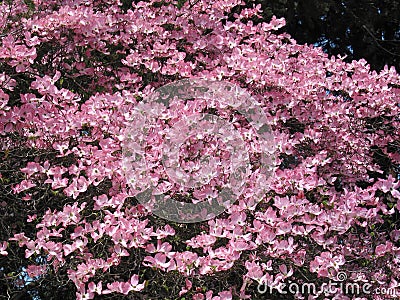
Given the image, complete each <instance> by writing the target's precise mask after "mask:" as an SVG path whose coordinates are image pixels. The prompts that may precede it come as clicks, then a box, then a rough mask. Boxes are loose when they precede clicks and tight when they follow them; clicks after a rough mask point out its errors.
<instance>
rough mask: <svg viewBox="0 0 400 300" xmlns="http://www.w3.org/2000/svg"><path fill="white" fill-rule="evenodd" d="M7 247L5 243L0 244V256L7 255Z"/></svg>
mask: <svg viewBox="0 0 400 300" xmlns="http://www.w3.org/2000/svg"><path fill="white" fill-rule="evenodd" d="M7 246H8V243H7V242H2V243H1V244H0V255H7V254H8V252H7V251H6V249H7Z"/></svg>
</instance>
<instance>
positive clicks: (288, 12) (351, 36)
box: [246, 0, 400, 72]
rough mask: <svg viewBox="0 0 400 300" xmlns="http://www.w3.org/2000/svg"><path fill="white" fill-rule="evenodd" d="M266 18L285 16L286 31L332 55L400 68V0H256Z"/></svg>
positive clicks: (374, 68)
mask: <svg viewBox="0 0 400 300" xmlns="http://www.w3.org/2000/svg"><path fill="white" fill-rule="evenodd" d="M246 3H247V6H248V7H251V6H252V5H253V4H254V3H256V4H261V6H262V9H263V11H264V12H263V17H264V18H263V19H264V20H270V18H271V17H272V16H273V15H276V16H277V17H284V18H285V19H286V27H284V28H283V30H284V31H286V32H288V33H289V34H291V35H292V37H293V38H294V39H296V40H297V42H298V43H301V44H304V43H307V44H315V45H317V46H321V47H322V48H323V49H324V51H325V52H326V53H328V54H330V55H337V54H341V55H342V56H343V55H347V58H346V59H345V60H346V61H348V62H351V61H352V60H358V59H361V58H364V59H366V60H367V62H368V63H369V64H370V66H371V69H373V70H381V69H383V67H384V66H385V65H388V66H389V67H390V66H395V67H396V69H397V71H398V72H400V1H398V0H380V1H371V0H370V1H368V0H352V1H338V0H322V1H321V0H301V1H294V0H256V1H246Z"/></svg>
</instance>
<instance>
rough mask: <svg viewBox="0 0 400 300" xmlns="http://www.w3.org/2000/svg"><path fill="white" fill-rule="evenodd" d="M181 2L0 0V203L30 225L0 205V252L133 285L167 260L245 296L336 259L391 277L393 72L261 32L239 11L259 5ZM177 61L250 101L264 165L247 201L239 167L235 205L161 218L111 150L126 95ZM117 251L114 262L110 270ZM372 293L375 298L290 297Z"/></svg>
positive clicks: (183, 71)
mask: <svg viewBox="0 0 400 300" xmlns="http://www.w3.org/2000/svg"><path fill="white" fill-rule="evenodd" d="M181 2H183V1H180V2H179V5H178V2H176V1H165V2H162V3H163V5H161V4H155V3H156V2H155V1H149V2H138V3H136V4H135V3H133V4H132V5H126V3H125V2H124V3H121V2H120V1H114V0H109V1H106V0H102V1H79V0H76V1H72V0H70V1H62V3H61V2H59V1H40V0H35V1H33V2H32V3H31V2H30V1H25V2H24V1H17V0H15V1H12V2H11V4H8V2H7V1H5V2H2V3H1V4H0V27H1V28H2V38H1V46H0V65H1V68H0V70H1V71H0V134H1V144H0V147H1V148H0V150H1V154H2V155H1V159H2V160H3V164H6V163H7V161H10V162H11V163H10V166H13V165H14V162H16V161H20V162H21V161H22V162H23V166H21V167H19V168H18V169H15V170H13V172H12V173H10V172H5V171H4V170H0V181H1V182H2V184H3V185H4V187H5V189H7V190H8V191H9V194H10V195H13V196H12V197H11V196H9V197H3V195H2V196H1V197H2V198H0V214H1V213H2V210H3V212H4V211H6V210H7V207H12V206H13V205H14V203H13V202H14V201H15V202H16V203H17V202H18V203H22V205H25V206H26V207H27V208H29V210H27V211H29V212H30V213H27V214H26V215H24V216H23V218H24V219H25V220H26V224H30V226H31V227H29V228H30V231H29V232H28V231H27V232H20V231H18V230H19V227H18V226H19V225H18V226H17V227H13V226H12V225H11V224H6V223H5V221H2V222H1V226H2V228H1V230H2V231H3V233H1V234H0V262H1V264H0V267H1V265H4V266H5V265H6V264H7V260H8V259H14V258H10V257H12V256H16V255H17V252H16V250H15V249H18V248H22V249H23V250H24V251H25V252H24V255H25V257H22V260H21V263H24V264H25V267H26V270H27V273H28V275H29V276H30V277H31V278H34V277H37V278H41V276H42V277H45V276H50V275H49V274H54V273H55V274H57V272H59V273H60V274H64V275H66V276H68V278H69V280H71V281H72V282H73V283H74V286H75V288H76V297H77V298H78V299H92V298H93V297H94V296H95V295H100V294H104V295H107V294H113V293H119V294H125V295H127V294H134V293H137V294H138V295H139V293H142V294H144V295H145V294H146V293H149V292H148V291H147V289H149V288H150V286H151V282H150V281H151V280H157V279H156V278H145V276H144V275H143V272H146V271H143V269H144V270H146V269H149V270H150V269H152V270H156V269H159V270H160V271H159V273H157V274H164V275H165V276H168V274H173V275H171V276H177V275H176V274H178V275H179V276H183V277H182V278H185V279H184V280H183V281H179V282H177V283H176V284H177V285H179V284H181V286H178V290H179V291H180V292H179V296H182V297H184V296H186V297H189V298H193V299H214V300H216V299H233V298H234V299H236V298H238V297H240V298H246V297H252V298H255V295H258V296H259V297H262V295H259V294H257V285H258V283H267V284H268V285H270V286H272V287H276V288H278V286H279V284H280V283H281V282H286V283H287V282H289V281H291V282H298V283H299V284H300V283H301V282H310V281H313V282H320V283H322V282H327V281H328V280H329V279H331V280H334V279H335V278H336V275H337V274H338V272H339V271H341V272H346V274H347V277H348V278H349V280H350V279H351V280H352V281H360V280H361V282H362V280H368V281H369V282H370V283H371V284H372V285H373V286H374V287H378V286H380V287H387V288H389V287H390V288H397V289H400V287H399V285H400V283H399V281H398V280H399V278H400V248H399V247H400V246H399V245H400V244H399V239H400V228H399V224H398V222H399V221H398V216H399V210H400V192H399V187H400V183H399V180H398V171H399V169H398V166H399V164H400V150H399V149H400V144H399V143H400V139H399V132H400V129H399V123H400V122H399V121H400V120H399V111H400V107H399V97H400V89H399V88H400V76H399V74H397V73H396V72H395V70H394V68H391V69H387V68H386V69H384V70H383V71H381V72H380V73H379V74H378V73H376V72H371V71H370V70H369V67H368V65H367V63H366V62H365V61H353V62H352V63H351V64H347V63H344V62H343V61H342V59H341V58H336V57H332V58H328V57H327V55H326V54H324V53H323V52H322V51H321V50H320V49H319V48H314V47H313V46H307V45H298V44H297V43H296V42H295V41H294V40H292V39H291V38H290V36H288V35H287V34H285V33H283V34H278V30H279V29H280V28H281V27H283V26H284V24H285V21H284V20H282V19H275V18H274V19H272V20H271V21H270V22H269V23H266V22H259V23H257V24H253V22H252V21H251V19H252V18H253V19H254V20H255V19H256V15H257V12H258V11H259V8H258V7H255V8H252V9H251V8H247V9H242V10H241V12H240V14H238V13H229V12H230V11H231V9H232V8H233V7H235V6H237V5H241V4H243V3H242V1H240V0H229V1H228V0H219V1H211V0H201V1H197V2H196V1H193V0H192V2H196V3H194V4H190V2H189V1H187V2H186V3H184V4H183V6H182V7H180V6H181ZM160 3H161V2H160ZM178 6H179V7H178ZM228 17H229V20H228ZM182 78H204V79H211V80H223V81H228V82H231V83H234V84H237V85H238V86H241V87H242V88H244V89H246V90H247V91H249V93H251V94H252V96H253V97H254V98H255V99H257V101H259V103H260V104H261V107H262V108H263V110H264V111H265V115H266V118H267V119H268V121H269V124H270V126H271V128H272V130H273V134H274V136H275V138H276V147H277V165H276V167H275V168H274V172H273V175H272V177H271V178H270V182H269V186H268V193H266V195H265V197H264V199H263V200H262V201H261V202H260V203H257V202H255V201H254V200H255V199H254V193H253V187H252V184H254V185H256V184H263V183H262V182H261V183H257V182H254V181H252V180H251V178H252V177H251V176H253V175H254V174H249V183H248V184H247V185H246V191H245V193H244V195H243V197H241V198H240V199H239V200H238V201H237V202H236V203H235V205H233V206H232V207H231V208H230V209H229V210H228V211H227V212H226V213H224V214H222V215H220V216H218V217H217V218H215V219H213V220H210V221H208V222H204V223H200V224H191V225H181V224H168V223H166V222H163V221H162V220H158V219H157V218H155V217H153V216H151V213H149V212H148V211H146V210H144V209H143V207H142V206H141V205H140V204H138V203H137V202H135V201H134V195H135V194H134V192H133V191H132V190H131V189H130V187H129V185H128V183H127V181H126V179H125V176H124V172H123V170H122V167H121V142H122V141H123V139H124V131H123V129H124V128H125V127H126V126H128V125H129V124H130V122H131V121H130V120H129V117H130V113H129V112H130V111H132V108H133V107H134V106H136V105H137V103H138V102H139V101H140V99H142V98H143V97H144V96H146V95H148V94H149V93H151V92H152V91H154V90H155V89H156V88H157V87H160V86H162V85H164V84H166V83H170V82H174V81H176V80H179V79H182ZM200 106H201V104H199V107H200ZM219 110H220V116H224V114H225V115H226V118H227V119H228V120H229V116H230V115H232V114H233V113H232V112H230V111H228V110H224V108H219ZM179 116H181V115H180V114H177V115H176V117H177V118H178V121H179ZM241 125H242V123H240V122H237V123H236V128H237V130H238V132H241V133H242V134H243V135H244V136H246V133H247V137H246V138H247V139H248V140H249V141H251V133H249V132H248V131H247V130H246V129H244V128H243V129H241ZM162 138H163V136H162V135H156V136H155V137H154V139H153V141H154V147H153V148H152V151H153V152H149V154H148V155H149V160H150V161H152V160H153V161H155V162H157V145H160V143H161V142H162ZM246 138H245V139H246ZM249 152H250V156H251V154H254V153H256V151H253V152H254V153H253V152H251V151H249ZM31 153H34V155H31ZM251 159H253V160H252V161H253V163H255V161H256V157H253V158H251ZM221 161H223V160H221ZM150 167H152V168H153V169H152V170H149V171H152V172H153V173H152V174H153V176H155V178H156V179H155V180H158V179H159V177H157V176H158V175H157V174H158V173H157V171H156V170H157V164H156V163H154V164H152V165H150ZM223 167H224V166H222V168H223ZM255 172H256V171H255ZM12 176H15V177H12ZM211 176H212V174H211ZM153 179H154V178H153ZM166 184H167V183H166ZM197 195H198V197H197V199H205V198H207V190H202V191H200V192H198V194H197ZM43 199H46V201H48V202H45V203H50V204H47V205H48V206H47V207H43V204H41V203H43V202H40V201H44V200H43ZM45 206H46V204H45ZM37 207H41V208H37ZM21 226H22V225H21ZM24 226H25V225H24ZM182 226H184V227H183V228H184V230H180V228H181V227H182ZM5 227H7V229H4V228H5ZM11 249H12V250H11ZM137 253H141V254H140V255H138V254H137ZM135 255H138V256H137V257H136V256H135ZM36 257H46V258H47V263H46V264H43V263H41V264H39V263H38V260H35V258H36ZM24 258H25V259H28V260H26V261H25V262H24V260H23V259H24ZM133 261H134V262H135V264H132V265H129V264H128V262H131V263H132V262H133ZM117 267H121V268H122V267H123V268H128V269H129V270H130V272H128V273H124V274H123V275H118V274H117V273H118V271H110V270H118V269H117ZM113 268H114V269H113ZM238 270H240V271H238ZM142 271H143V272H142ZM229 272H231V273H232V274H236V275H234V276H235V281H226V280H225V279H224V280H225V281H223V282H225V283H227V284H225V285H224V286H222V284H221V285H220V286H219V285H218V284H215V285H214V286H209V285H207V284H208V283H209V282H210V281H202V280H201V278H203V277H204V278H210V276H211V278H212V281H211V282H213V281H214V283H215V282H222V278H223V277H224V276H226V274H229ZM116 274H117V275H116ZM51 276H54V275H51ZM60 276H62V275H60ZM6 277H7V275H4V278H6ZM4 278H0V280H2V279H4ZM6 279H7V278H6ZM7 280H9V282H15V278H12V276H11V277H10V278H8V279H7ZM15 284H17V285H18V283H15ZM161 284H162V283H160V285H161ZM399 292H400V290H399ZM298 296H299V298H301V295H298ZM372 296H373V297H374V299H383V297H384V296H383V295H378V294H375V295H347V296H345V295H341V294H340V293H337V292H335V293H330V294H329V293H327V294H325V295H314V296H307V297H309V298H308V299H317V298H318V297H326V299H333V298H334V297H336V298H335V299H351V298H354V299H356V298H357V297H358V299H362V298H363V297H365V298H364V299H367V298H369V297H372ZM304 297H305V296H304ZM346 297H348V298H346ZM138 299H139V298H138Z"/></svg>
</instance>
